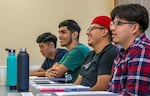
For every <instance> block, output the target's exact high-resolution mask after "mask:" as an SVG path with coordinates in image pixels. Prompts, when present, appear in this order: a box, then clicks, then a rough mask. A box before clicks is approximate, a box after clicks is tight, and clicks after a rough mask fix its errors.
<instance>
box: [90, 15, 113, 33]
mask: <svg viewBox="0 0 150 96" xmlns="http://www.w3.org/2000/svg"><path fill="white" fill-rule="evenodd" d="M111 21H112V19H111V18H110V17H108V16H97V17H95V18H94V19H93V21H92V23H91V24H99V25H101V26H104V27H105V28H107V29H109V30H110V22H111Z"/></svg>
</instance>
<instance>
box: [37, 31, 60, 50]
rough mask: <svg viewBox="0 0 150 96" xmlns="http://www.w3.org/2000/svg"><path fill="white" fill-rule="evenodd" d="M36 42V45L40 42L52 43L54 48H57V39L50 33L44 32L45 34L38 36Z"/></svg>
mask: <svg viewBox="0 0 150 96" xmlns="http://www.w3.org/2000/svg"><path fill="white" fill-rule="evenodd" d="M36 42H37V43H41V42H43V43H49V42H53V43H54V46H55V48H56V47H57V37H56V36H55V35H54V34H52V33H51V32H45V33H42V34H40V35H39V36H38V37H37V39H36Z"/></svg>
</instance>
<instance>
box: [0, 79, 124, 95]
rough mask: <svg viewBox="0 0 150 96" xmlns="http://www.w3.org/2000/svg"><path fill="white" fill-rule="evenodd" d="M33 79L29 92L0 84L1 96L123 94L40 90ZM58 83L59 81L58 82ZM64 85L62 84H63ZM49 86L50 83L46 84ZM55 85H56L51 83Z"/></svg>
mask: <svg viewBox="0 0 150 96" xmlns="http://www.w3.org/2000/svg"><path fill="white" fill-rule="evenodd" d="M32 81H33V80H32V79H31V80H30V88H29V92H17V90H10V89H9V87H7V86H6V85H0V96H87V95H88V96H121V95H118V94H114V93H111V92H106V91H94V92H91V91H84V92H53V93H51V92H49V93H43V92H40V91H39V90H38V89H36V88H35V86H32ZM56 84H58V83H56ZM61 85H62V84H61ZM46 86H49V85H46ZM50 86H54V85H50Z"/></svg>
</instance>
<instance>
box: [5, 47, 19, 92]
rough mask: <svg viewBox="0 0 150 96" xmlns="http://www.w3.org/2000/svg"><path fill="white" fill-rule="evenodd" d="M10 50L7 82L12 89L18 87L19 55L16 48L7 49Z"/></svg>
mask: <svg viewBox="0 0 150 96" xmlns="http://www.w3.org/2000/svg"><path fill="white" fill-rule="evenodd" d="M5 50H6V51H8V56H7V82H6V85H7V86H9V88H10V89H12V88H13V89H16V85H17V57H16V55H15V50H14V49H8V48H6V49H5Z"/></svg>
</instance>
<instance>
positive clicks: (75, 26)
mask: <svg viewBox="0 0 150 96" xmlns="http://www.w3.org/2000/svg"><path fill="white" fill-rule="evenodd" d="M62 26H67V29H68V30H70V32H72V33H73V32H75V31H77V32H78V37H77V39H78V40H79V34H80V31H81V28H80V26H79V25H78V23H77V22H75V21H74V20H71V19H68V20H64V21H62V22H60V24H59V26H58V28H60V27H62Z"/></svg>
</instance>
